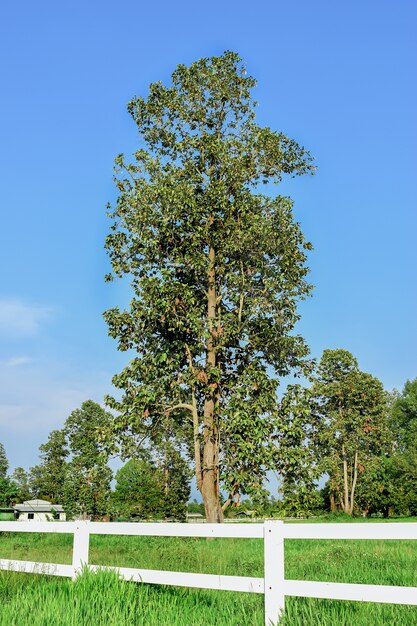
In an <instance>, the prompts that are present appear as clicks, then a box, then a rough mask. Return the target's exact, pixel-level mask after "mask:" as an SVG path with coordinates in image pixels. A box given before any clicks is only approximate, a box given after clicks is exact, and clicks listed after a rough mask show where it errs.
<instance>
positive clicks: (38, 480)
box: [29, 430, 69, 504]
mask: <svg viewBox="0 0 417 626" xmlns="http://www.w3.org/2000/svg"><path fill="white" fill-rule="evenodd" d="M39 452H40V459H41V462H40V464H39V465H35V467H32V468H31V469H30V472H29V485H30V490H31V492H32V494H33V496H34V497H36V498H41V499H45V500H48V501H49V502H52V503H56V504H62V502H63V498H64V486H65V481H66V472H67V458H68V455H69V451H68V446H67V440H66V436H65V433H64V431H63V430H52V431H51V433H50V434H49V437H48V440H47V441H46V443H43V444H42V445H41V446H39Z"/></svg>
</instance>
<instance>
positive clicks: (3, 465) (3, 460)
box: [0, 443, 9, 478]
mask: <svg viewBox="0 0 417 626" xmlns="http://www.w3.org/2000/svg"><path fill="white" fill-rule="evenodd" d="M8 469H9V462H8V460H7V456H6V450H5V449H4V446H3V444H2V443H0V478H6V476H7V470H8Z"/></svg>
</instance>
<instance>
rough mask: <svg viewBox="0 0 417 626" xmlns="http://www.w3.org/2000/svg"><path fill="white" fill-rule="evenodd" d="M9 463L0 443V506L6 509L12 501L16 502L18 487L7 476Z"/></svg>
mask: <svg viewBox="0 0 417 626" xmlns="http://www.w3.org/2000/svg"><path fill="white" fill-rule="evenodd" d="M8 469H9V462H8V460H7V456H6V450H5V449H4V446H3V444H2V443H0V506H5V507H8V506H10V505H11V503H12V502H13V501H16V500H18V495H19V493H18V487H17V485H16V483H15V482H14V481H13V480H11V478H10V477H9V476H7V470H8Z"/></svg>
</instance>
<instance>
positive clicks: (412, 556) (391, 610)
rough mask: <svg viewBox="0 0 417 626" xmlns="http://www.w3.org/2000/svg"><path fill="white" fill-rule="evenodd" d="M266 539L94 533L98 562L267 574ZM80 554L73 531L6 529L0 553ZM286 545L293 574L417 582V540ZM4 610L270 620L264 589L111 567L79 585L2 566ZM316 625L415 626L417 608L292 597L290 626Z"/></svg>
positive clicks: (60, 623)
mask: <svg viewBox="0 0 417 626" xmlns="http://www.w3.org/2000/svg"><path fill="white" fill-rule="evenodd" d="M317 521H323V520H317ZM343 521H345V520H343ZM355 521H358V520H355ZM373 521H375V520H373ZM398 521H416V520H415V519H414V520H411V519H408V520H405V519H401V520H398ZM262 543H263V542H262V541H261V540H256V539H212V540H206V539H194V538H165V537H122V536H119V537H118V536H107V537H106V536H92V537H91V539H90V546H91V547H90V562H91V563H94V564H98V565H116V566H126V567H144V568H149V569H152V568H154V569H167V570H177V571H189V572H205V573H213V574H214V573H217V574H229V575H241V576H245V575H246V576H262V575H263V555H262ZM71 551H72V535H44V534H39V535H35V534H33V535H32V534H30V535H28V534H23V533H19V534H17V533H16V534H11V533H3V534H2V535H0V557H1V558H14V559H26V560H39V561H45V562H55V563H70V562H71ZM285 551H286V571H285V575H286V578H295V579H305V580H322V581H332V582H354V583H370V584H386V585H407V586H417V542H413V541H361V540H358V541H353V540H350V541H330V540H326V541H324V540H322V541H318V540H287V541H286V544H285ZM0 607H1V608H0V624H1V625H3V624H4V625H6V624H7V625H8V626H10V625H16V626H21V625H23V624H29V623H30V624H31V626H41V625H42V626H54V625H56V626H90V625H91V626H93V625H94V626H96V625H98V626H107V625H109V626H112V625H113V624H114V626H116V625H117V626H161V625H164V624H166V625H169V626H211V625H213V626H214V625H215V624H216V626H263V596H261V595H258V594H244V593H233V592H220V591H206V590H194V589H181V588H175V587H160V586H151V585H143V586H142V585H138V584H135V583H126V582H122V581H119V580H117V578H116V577H115V576H114V575H112V574H111V573H109V572H103V573H101V574H100V575H92V574H89V573H88V572H87V573H86V574H84V576H82V577H80V578H79V579H78V580H77V581H76V582H75V583H72V582H71V581H69V580H65V579H57V578H53V577H46V576H41V575H38V576H31V575H27V574H16V573H12V572H0ZM35 607H36V608H35ZM310 625H311V626H379V625H387V626H388V625H389V626H391V625H392V626H416V625H417V607H406V606H404V607H403V606H395V605H382V604H381V605H378V604H371V603H369V604H368V603H359V602H339V601H328V600H313V599H302V598H288V599H287V600H286V615H285V618H284V620H282V626H310Z"/></svg>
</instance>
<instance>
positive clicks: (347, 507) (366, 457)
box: [312, 349, 391, 515]
mask: <svg viewBox="0 0 417 626" xmlns="http://www.w3.org/2000/svg"><path fill="white" fill-rule="evenodd" d="M312 395H313V398H314V399H315V407H314V410H313V412H317V413H318V414H319V415H320V416H321V418H322V427H321V438H320V443H321V463H322V469H323V471H324V472H326V473H327V474H328V475H329V492H330V498H331V508H332V509H334V508H335V507H337V506H338V507H340V508H341V509H342V510H343V512H344V513H347V514H350V515H351V514H352V513H353V511H354V507H355V494H356V489H357V485H358V482H359V481H361V480H363V479H365V478H367V477H368V475H369V476H370V475H371V474H372V473H373V472H374V469H375V461H376V460H377V459H378V458H379V457H380V456H382V455H384V454H389V452H390V443H391V438H390V429H389V423H388V395H387V393H386V392H385V391H384V388H383V386H382V383H381V382H380V381H379V380H378V379H377V378H375V377H374V376H372V375H371V374H368V373H366V372H363V371H361V370H360V369H359V366H358V362H357V360H356V358H355V357H354V356H353V355H352V354H351V353H350V352H348V351H347V350H342V349H337V350H324V352H323V356H322V358H321V360H320V363H319V366H318V368H317V376H316V380H315V382H314V384H313V387H312ZM362 477H363V478H362Z"/></svg>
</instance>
